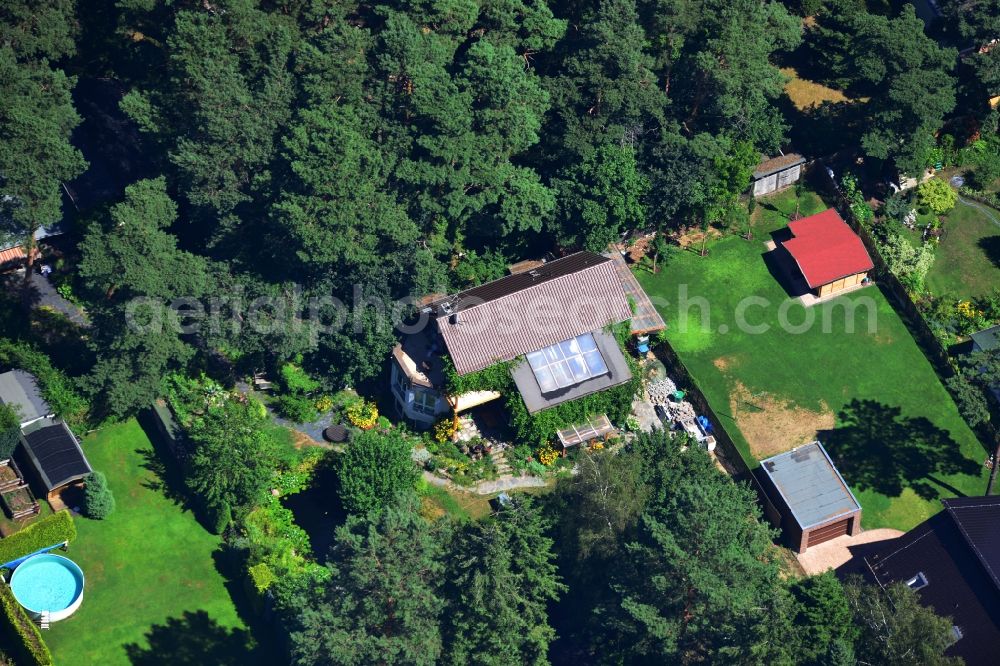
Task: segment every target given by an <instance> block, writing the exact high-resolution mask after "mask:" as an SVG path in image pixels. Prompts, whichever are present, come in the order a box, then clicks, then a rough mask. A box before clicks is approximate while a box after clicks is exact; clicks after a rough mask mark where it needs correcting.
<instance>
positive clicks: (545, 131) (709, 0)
mask: <svg viewBox="0 0 1000 666" xmlns="http://www.w3.org/2000/svg"><path fill="white" fill-rule="evenodd" d="M940 4H941V9H942V11H943V12H944V13H945V17H944V19H943V20H940V21H938V22H936V23H934V24H933V25H932V26H931V27H930V28H929V29H927V30H925V25H924V21H923V20H922V19H920V18H918V16H917V14H916V12H915V10H914V7H913V6H912V5H911V4H909V3H905V2H897V1H895V0H869V1H867V2H866V1H865V0H801V2H800V1H798V0H787V1H786V2H778V1H776V0H411V1H409V2H396V1H393V0H386V1H385V2H378V3H366V2H351V1H336V0H286V1H282V0H271V1H268V0H117V1H114V0H93V1H85V0H79V1H76V0H30V1H29V0H5V1H4V2H2V3H0V207H2V217H0V240H5V241H6V240H11V241H18V242H21V243H23V244H24V245H25V246H26V247H28V248H32V247H34V245H35V242H36V241H35V237H36V234H37V232H38V231H39V230H40V229H42V228H46V227H50V226H52V225H56V224H60V223H61V224H62V225H63V226H64V228H65V230H66V231H67V232H68V235H69V236H70V237H71V238H73V239H74V249H73V252H74V253H75V254H74V258H75V259H76V261H77V271H78V272H77V273H76V274H75V275H74V277H73V282H72V284H70V285H69V286H68V287H67V292H69V291H73V296H74V298H75V299H78V300H79V301H80V302H83V303H85V305H86V309H87V312H88V315H89V320H90V327H89V329H88V332H87V334H86V336H84V338H83V339H82V340H75V341H74V342H73V343H72V344H69V343H67V342H66V341H65V340H63V339H60V338H58V337H56V338H53V337H51V336H50V337H49V338H48V339H47V340H44V341H43V342H42V346H43V347H45V346H46V345H47V347H48V348H47V349H46V351H48V352H51V355H52V356H53V358H54V359H55V362H56V364H57V365H59V366H61V368H62V370H63V371H65V372H66V373H67V374H68V375H70V376H71V377H72V383H73V385H74V388H73V389H67V391H66V394H67V396H68V397H67V398H66V399H67V402H68V403H72V405H73V407H72V409H75V413H76V414H77V415H78V419H77V421H78V423H79V424H80V425H93V424H97V423H100V422H104V421H107V420H115V419H123V418H127V417H129V416H131V415H134V414H135V413H136V412H137V411H138V410H140V409H142V408H144V407H146V406H148V405H149V404H150V403H151V402H152V401H153V400H154V399H156V398H158V397H161V396H163V395H164V393H166V392H168V391H169V390H170V388H169V387H168V386H167V385H166V383H165V382H166V380H167V378H170V377H177V376H182V375H186V376H192V377H193V376H197V375H198V374H199V373H200V372H202V371H205V372H208V373H209V374H212V375H214V376H223V375H225V376H226V377H229V378H232V377H235V376H237V375H238V376H246V375H247V374H250V373H254V372H257V371H266V372H270V373H272V375H273V376H277V375H278V374H279V373H280V369H281V368H282V367H287V366H286V364H287V363H289V362H290V361H293V362H294V363H295V364H296V366H301V367H302V368H305V369H306V370H308V372H309V374H310V377H311V379H310V381H315V382H318V383H319V384H322V385H323V386H324V387H325V388H326V389H329V390H331V391H335V390H337V389H341V388H343V387H345V386H353V387H359V386H364V385H365V383H366V382H368V383H370V382H375V381H384V373H385V369H386V359H387V357H388V354H389V352H390V350H391V348H392V346H393V344H395V341H396V339H397V333H396V331H395V330H394V328H393V326H392V325H391V323H392V322H391V321H388V322H387V317H385V316H383V314H384V312H385V311H386V310H390V311H391V310H392V304H395V303H405V302H409V301H412V300H413V299H417V298H419V297H421V296H424V295H426V294H430V293H444V292H450V291H454V290H457V289H461V288H464V287H468V286H471V285H474V284H479V283H482V282H484V281H487V280H490V279H494V278H497V277H500V276H502V275H504V274H505V273H506V272H507V267H508V265H509V264H511V263H512V262H515V261H519V260H522V259H525V258H538V257H542V256H561V255H564V254H567V253H569V252H571V251H575V250H578V249H589V250H596V251H602V250H603V249H604V248H606V247H607V245H608V244H609V243H611V242H616V241H618V240H620V239H621V238H622V237H623V236H625V235H626V234H630V233H633V232H635V231H637V230H639V231H689V230H701V231H707V230H709V229H713V230H715V231H717V232H718V233H722V234H726V233H734V234H735V233H743V232H744V231H745V230H746V227H747V224H748V219H749V212H748V208H747V204H746V202H745V201H743V200H741V195H743V194H744V193H745V192H746V190H747V187H748V184H749V181H750V177H751V174H752V173H753V171H754V168H755V167H756V166H757V164H758V163H759V162H760V160H761V156H762V155H767V156H773V155H776V154H779V151H783V150H784V151H788V150H791V149H794V150H797V151H799V152H803V153H806V154H809V155H812V156H817V157H818V156H825V155H833V154H837V153H843V152H847V153H850V154H851V156H852V158H854V159H858V160H861V161H863V162H865V163H866V165H867V166H868V168H869V169H871V170H874V171H876V172H878V173H883V172H884V173H891V174H892V175H891V177H890V178H893V179H894V178H898V177H899V174H917V173H920V172H922V171H923V170H924V169H925V168H926V167H928V166H931V165H933V164H934V163H935V162H937V161H939V160H940V155H941V154H942V151H944V150H954V149H960V148H963V147H966V146H969V145H971V144H972V143H973V142H978V143H977V144H976V145H978V146H981V149H980V148H977V150H980V153H981V155H980V157H978V158H977V159H978V162H977V164H976V172H975V173H977V174H979V176H978V177H979V178H982V179H990V174H991V173H992V180H995V179H996V177H997V176H1000V138H998V135H997V125H998V112H997V111H996V110H995V109H991V107H990V105H989V103H988V100H989V97H990V96H991V95H996V94H997V92H998V91H1000V48H993V49H984V48H981V47H982V46H983V45H986V44H989V43H990V42H991V40H995V39H996V38H997V37H998V36H1000V2H998V1H997V0H968V1H965V2H959V1H958V0H948V1H945V0H942V1H941V3H940ZM790 64H794V66H795V67H796V68H798V70H799V73H800V74H803V75H806V74H807V75H808V77H809V78H810V79H811V80H814V81H818V82H822V83H825V84H829V85H831V86H835V87H836V88H837V89H838V90H843V91H844V92H845V95H846V97H847V98H848V101H843V102H826V103H823V104H820V105H817V106H814V107H812V108H809V109H805V110H802V109H797V108H795V107H794V106H792V105H791V104H790V103H789V100H788V97H787V96H786V95H785V84H786V82H787V77H788V75H787V74H786V73H784V72H783V69H782V68H784V67H787V66H789V65H790ZM95 82H99V83H100V85H101V86H102V87H101V90H103V91H105V93H106V94H110V96H111V97H112V98H113V99H112V101H111V103H109V104H104V105H103V106H102V107H101V108H100V110H99V111H95V110H94V108H93V106H94V105H93V104H92V102H93V99H92V98H87V99H88V104H87V107H86V108H84V105H83V104H82V103H81V99H83V98H85V97H86V96H85V95H84V96H81V93H80V90H81V89H82V88H84V87H85V86H88V85H91V84H94V83H95ZM109 90H110V91H112V92H111V93H107V91H109ZM862 99H863V100H865V102H864V104H863V106H862V105H859V104H857V103H853V102H852V101H851V100H862ZM84 132H86V133H87V134H89V135H90V140H89V144H88V145H89V147H88V148H86V149H83V148H81V141H80V136H81V133H84ZM122 155H128V157H127V159H126V158H123V157H122ZM87 157H91V158H92V161H93V163H95V164H96V163H98V162H100V163H102V164H107V163H112V164H115V165H117V168H118V171H115V169H112V171H114V172H115V173H114V176H113V178H112V180H114V181H115V183H116V184H115V185H114V186H112V187H110V188H107V189H108V192H107V193H106V195H101V196H90V197H87V198H86V199H87V201H86V202H83V201H77V200H75V199H73V198H71V197H70V196H68V194H67V185H71V184H72V183H74V182H77V183H80V182H86V179H87V178H88V177H92V176H93V173H94V169H93V165H90V166H88V159H86V158H87ZM126 163H127V166H123V165H126ZM991 169H992V170H993V171H992V172H991ZM80 179H84V180H83V181H81V180H80ZM119 181H120V183H119ZM91 182H92V181H91ZM69 190H71V191H72V190H73V188H72V187H70V188H69ZM751 210H752V209H751ZM3 245H5V244H3ZM30 256H31V255H30V252H29V257H30ZM31 261H32V259H29V268H30V262H31ZM407 299H409V301H407ZM191 301H198V302H209V301H211V302H212V303H213V305H212V307H213V308H214V309H215V310H216V314H217V315H218V316H216V317H194V316H185V315H184V313H183V310H182V311H181V314H180V315H177V314H173V315H172V316H177V317H180V321H179V322H178V323H180V324H183V326H179V327H178V326H170V325H160V324H162V323H163V321H162V317H163V316H164V312H165V310H164V306H165V305H166V304H173V305H175V306H176V305H177V304H181V305H183V304H184V303H190V302H191ZM257 301H260V302H263V301H267V302H269V303H272V304H273V303H282V304H286V305H287V307H284V306H282V307H269V308H268V309H267V310H266V311H265V312H257V313H256V315H257V316H258V318H263V319H266V320H267V324H268V325H267V326H249V325H245V319H246V317H247V316H248V313H247V310H246V308H247V304H250V303H253V302H257ZM306 303H318V304H319V305H317V306H314V307H305V306H303V305H302V304H306ZM338 304H345V305H346V307H347V308H348V310H342V308H341V307H340V306H339V305H338ZM175 310H176V308H174V309H172V310H170V312H171V313H173V312H175ZM396 310H397V312H396V316H397V318H403V317H406V316H407V315H409V314H412V312H413V308H412V307H409V306H405V305H404V306H401V307H397V308H396ZM11 312H13V311H11ZM338 320H340V321H341V322H343V321H345V320H346V321H348V322H349V324H350V325H347V326H337V325H328V324H329V322H332V321H338ZM136 324H138V325H136ZM0 335H2V336H4V337H8V338H11V339H30V338H31V336H32V335H33V333H32V332H30V331H26V330H24V327H23V326H22V324H21V322H20V321H19V320H18V319H17V317H14V316H11V315H10V314H8V313H5V315H4V316H3V317H0ZM31 342H32V343H34V342H35V340H31ZM9 344H14V343H9ZM53 372H55V371H53ZM61 381H63V380H61ZM77 393H78V394H79V395H76V394H77ZM73 401H80V402H83V401H85V402H86V403H87V405H89V408H87V409H85V408H82V407H80V406H79V405H78V403H77V402H73ZM70 411H72V410H71V409H69V408H68V409H67V412H70ZM259 419H260V416H259V415H257V414H256V413H255V412H254V408H253V406H252V405H251V406H249V407H248V406H247V405H245V404H242V403H235V402H234V403H232V404H230V405H228V406H227V407H225V408H224V409H220V410H219V411H210V412H209V413H208V414H207V415H206V416H205V417H203V418H199V419H196V420H194V421H193V424H192V431H191V433H190V434H191V437H192V440H193V441H195V442H196V443H198V444H199V445H200V446H203V448H202V449H201V453H200V454H197V455H195V457H194V458H193V459H192V470H193V471H192V472H191V476H192V478H191V479H190V480H189V485H190V487H191V490H192V492H194V493H195V494H197V495H198V496H199V497H200V501H204V502H205V503H207V504H209V505H211V506H213V507H220V506H224V507H225V516H223V517H221V518H219V520H218V521H217V522H218V523H219V524H218V527H219V530H220V531H224V530H225V529H226V527H227V526H228V525H229V520H230V518H232V519H233V520H238V519H240V518H241V517H242V516H244V515H246V513H247V512H250V511H251V510H252V509H253V508H254V507H255V506H257V505H258V504H260V503H261V502H263V501H264V500H263V499H262V497H265V496H266V494H267V481H266V480H263V477H262V475H265V476H266V474H268V473H269V472H268V470H270V469H271V468H279V467H281V466H282V465H284V464H286V462H284V461H282V460H280V459H279V458H278V457H276V454H275V453H274V452H273V450H272V442H270V441H269V440H268V437H267V436H266V435H265V434H262V431H261V430H260V428H259V422H258V421H259ZM234 424H238V425H240V426H241V427H242V429H237V428H235V426H234ZM74 425H77V423H74ZM234 430H238V433H237V434H236V435H233V432H234ZM239 433H242V434H239ZM391 439H392V437H391V436H389V435H387V436H385V437H384V438H374V439H373V441H371V442H369V443H368V444H367V445H359V447H358V449H357V456H358V458H357V459H356V460H351V459H346V460H344V461H342V462H340V463H339V464H340V465H342V467H343V468H342V469H339V470H337V474H338V478H339V479H340V480H339V481H338V482H337V488H338V491H339V492H340V495H341V500H342V501H343V503H344V505H345V507H347V508H348V509H349V512H348V513H349V514H350V515H349V517H348V518H347V519H346V522H345V523H344V524H343V525H341V526H340V527H338V528H337V531H336V535H335V538H334V543H333V546H332V549H331V551H330V555H329V557H328V558H327V559H326V562H325V564H324V565H323V566H317V567H316V568H309V569H307V570H306V571H305V572H304V573H303V575H296V576H292V575H288V576H285V577H283V578H282V579H281V580H279V581H269V582H268V589H269V596H268V604H270V611H271V612H273V614H274V615H273V617H276V618H278V620H279V622H278V624H280V626H281V629H280V633H281V640H282V643H283V645H285V646H286V647H287V651H288V653H289V654H290V655H291V658H292V661H293V662H294V663H296V664H334V663H336V664H367V663H428V664H429V663H439V662H443V663H452V664H467V663H479V664H513V663H536V664H537V663H548V662H550V661H551V662H554V663H565V664H570V663H609V664H610V663H685V664H687V663H732V664H751V663H765V662H767V663H774V664H792V663H797V664H816V665H820V664H824V665H831V666H832V665H835V664H836V665H839V664H853V663H877V664H912V663H921V664H947V663H952V660H949V659H947V658H946V657H943V656H942V654H943V651H944V649H945V648H946V647H947V646H948V644H949V635H950V633H949V632H950V629H951V627H950V623H948V622H947V621H946V620H944V619H942V618H939V617H937V616H935V615H934V614H933V613H932V612H931V611H929V610H927V609H925V608H922V607H921V606H919V604H917V602H916V597H915V595H914V593H913V592H912V591H911V590H910V589H909V588H907V587H906V586H900V587H899V588H898V589H895V588H889V589H885V590H883V589H880V588H875V587H872V586H869V585H865V584H863V583H862V582H860V580H859V581H855V582H851V583H848V584H841V583H840V582H838V581H837V579H836V578H834V577H833V576H832V575H830V574H826V575H823V576H819V577H813V578H792V577H789V576H787V575H786V572H785V568H784V565H783V563H782V562H781V561H780V559H779V558H778V556H777V554H776V552H777V551H776V550H775V549H774V548H773V547H772V541H773V538H774V534H772V532H771V530H770V529H769V528H768V527H767V526H766V524H765V523H764V522H763V521H762V520H761V515H760V511H759V509H758V508H757V506H756V504H755V502H754V494H753V493H752V492H751V491H750V490H749V489H747V488H746V487H744V486H742V485H738V484H734V483H732V482H731V481H730V480H729V479H728V478H727V477H726V476H724V475H722V474H721V473H719V472H718V471H717V469H716V468H715V466H714V465H713V463H712V462H711V459H710V458H709V457H708V456H707V455H705V454H704V453H703V452H702V451H701V450H700V449H698V448H697V447H693V446H692V447H691V448H690V449H687V448H683V447H682V446H681V444H682V442H679V441H676V440H669V439H667V438H663V437H659V436H655V435H654V436H643V437H640V438H639V439H638V440H637V441H636V442H634V443H633V444H632V445H630V446H629V447H626V448H625V449H623V450H622V451H620V452H619V453H617V454H610V453H604V454H600V455H595V456H592V457H587V458H584V459H583V461H582V462H581V470H580V473H579V474H578V475H577V476H576V477H574V478H573V479H572V481H571V482H566V483H562V484H560V485H559V486H558V487H557V489H556V490H555V491H554V492H552V493H551V494H549V495H547V496H545V497H544V498H530V497H527V498H525V497H520V496H518V497H516V498H515V499H514V500H513V501H512V503H511V504H510V505H509V506H505V507H503V508H501V509H499V510H498V511H496V512H495V513H494V514H493V515H491V516H490V517H488V518H486V519H484V520H481V521H477V522H469V523H459V524H452V523H450V522H448V521H442V520H434V519H432V518H430V517H428V516H427V515H425V512H424V511H423V510H422V508H421V505H420V502H419V499H417V498H416V497H415V496H414V494H413V492H412V487H413V485H414V479H413V478H411V476H410V472H412V469H411V468H412V464H411V463H410V461H409V455H410V453H409V450H408V449H407V448H406V447H405V446H402V445H400V446H398V447H396V446H394V445H393V443H392V441H388V440H391ZM234 441H235V442H236V443H234ZM364 446H368V448H369V449H370V450H369V451H367V452H366V449H365V448H364ZM234 451H235V453H234ZM199 456H200V457H199ZM227 456H230V457H231V458H232V459H231V460H230V462H227V463H226V464H225V465H223V466H219V465H217V464H216V463H217V462H218V461H219V460H221V459H225V458H226V457H227ZM345 458H346V457H345ZM373 467H377V468H379V469H381V470H384V471H385V473H384V474H383V475H382V477H381V478H379V479H376V480H372V479H370V478H369V476H366V474H365V473H363V472H359V471H358V470H370V469H372V468H373ZM220 470H222V471H220ZM212 474H215V475H216V476H212ZM356 477H357V478H356ZM351 480H356V481H357V485H356V486H351V485H350V481H351ZM240 538H241V539H242V541H240V542H239V544H242V545H239V544H238V545H237V546H234V547H235V548H237V549H239V548H244V549H249V548H250V546H247V545H246V543H247V542H248V539H247V538H244V537H240ZM373 563H379V566H375V565H374V564H373ZM382 565H384V566H382Z"/></svg>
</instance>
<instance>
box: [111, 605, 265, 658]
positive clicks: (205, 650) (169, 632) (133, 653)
mask: <svg viewBox="0 0 1000 666" xmlns="http://www.w3.org/2000/svg"><path fill="white" fill-rule="evenodd" d="M146 641H147V642H148V643H149V647H143V646H142V645H139V644H138V643H129V644H128V645H126V646H125V654H127V655H128V658H129V661H131V662H132V664H133V665H134V666H160V664H173V666H202V664H214V665H216V666H245V665H246V664H249V663H254V662H255V661H256V660H257V657H256V655H255V650H254V644H253V639H252V638H251V637H250V634H249V632H247V631H245V630H243V629H227V628H226V627H222V626H220V625H219V624H218V623H217V622H216V621H215V620H213V619H212V618H210V617H209V616H208V613H206V612H205V611H203V610H199V611H194V612H192V611H185V612H184V615H183V616H182V617H180V618H176V617H171V618H167V622H166V624H154V625H153V626H152V627H151V628H150V630H149V631H148V632H147V633H146Z"/></svg>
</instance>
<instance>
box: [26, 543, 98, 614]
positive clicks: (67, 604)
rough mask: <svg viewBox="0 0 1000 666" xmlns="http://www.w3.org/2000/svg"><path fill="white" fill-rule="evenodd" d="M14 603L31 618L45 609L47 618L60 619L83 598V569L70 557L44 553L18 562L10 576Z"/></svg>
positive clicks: (71, 612) (78, 605) (74, 608)
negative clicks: (20, 606)
mask: <svg viewBox="0 0 1000 666" xmlns="http://www.w3.org/2000/svg"><path fill="white" fill-rule="evenodd" d="M10 590H11V592H13V593H14V598H15V599H17V601H18V603H20V604H21V605H22V606H24V607H25V609H27V611H28V612H29V613H31V614H32V616H34V617H35V618H38V617H39V616H40V615H41V614H42V611H48V613H49V620H50V621H52V622H55V621H57V620H62V619H65V618H67V617H69V616H70V615H72V614H73V612H74V611H75V610H76V609H77V608H79V607H80V602H81V601H83V571H81V570H80V567H78V566H77V565H76V562H74V561H73V560H70V559H67V558H65V557H62V556H60V555H52V554H50V553H44V554H42V555H35V556H34V557H29V558H28V559H26V560H25V561H24V562H22V563H21V564H20V565H18V567H17V568H16V569H14V574H13V575H12V576H11V578H10Z"/></svg>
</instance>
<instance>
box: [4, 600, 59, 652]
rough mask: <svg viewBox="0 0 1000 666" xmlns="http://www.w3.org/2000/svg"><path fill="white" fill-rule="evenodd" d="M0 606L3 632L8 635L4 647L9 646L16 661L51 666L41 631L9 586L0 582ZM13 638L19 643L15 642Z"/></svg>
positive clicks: (47, 648) (47, 647)
mask: <svg viewBox="0 0 1000 666" xmlns="http://www.w3.org/2000/svg"><path fill="white" fill-rule="evenodd" d="M0 607H2V610H3V619H4V625H5V626H4V627H3V629H4V633H7V634H9V635H10V640H9V641H4V642H5V643H6V645H5V647H10V648H11V651H12V652H13V653H14V654H13V655H12V656H14V658H15V660H16V663H18V664H31V665H33V666H51V665H52V653H51V652H49V646H48V645H46V644H45V640H44V639H43V638H42V632H41V630H40V629H39V628H38V625H36V624H35V622H34V620H32V619H31V617H29V616H28V613H27V611H25V610H24V608H23V607H22V606H21V604H19V603H17V600H16V599H14V594H13V593H12V592H11V591H10V587H9V586H8V585H6V584H5V583H0ZM15 638H16V639H18V642H20V645H16V644H15Z"/></svg>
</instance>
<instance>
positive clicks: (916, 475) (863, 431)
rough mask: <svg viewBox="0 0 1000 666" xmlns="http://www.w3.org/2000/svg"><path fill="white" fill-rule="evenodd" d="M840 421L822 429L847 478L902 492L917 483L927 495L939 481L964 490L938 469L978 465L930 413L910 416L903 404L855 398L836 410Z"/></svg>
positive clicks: (967, 470)
mask: <svg viewBox="0 0 1000 666" xmlns="http://www.w3.org/2000/svg"><path fill="white" fill-rule="evenodd" d="M837 420H838V422H839V423H840V426H839V427H837V428H835V429H834V430H826V431H824V432H822V433H820V439H821V440H822V441H823V442H824V443H825V444H826V447H827V450H829V452H830V455H831V456H832V457H833V458H834V459H835V461H836V464H837V468H838V469H839V470H840V472H841V473H842V474H843V475H844V477H845V479H846V480H847V482H848V484H849V485H851V486H854V487H856V488H858V489H861V490H874V491H875V492H878V493H881V494H883V495H886V496H888V497H899V495H900V494H902V492H903V489H904V488H912V489H913V491H914V492H916V493H917V495H919V496H920V497H922V498H924V499H933V498H935V497H938V495H939V492H938V487H937V486H941V487H944V488H945V489H946V490H948V491H950V492H952V493H955V494H957V495H961V494H962V493H959V492H958V491H957V489H956V488H954V487H953V486H950V485H947V484H945V483H943V482H942V481H940V480H939V479H938V478H936V477H937V475H949V474H976V473H978V472H979V466H978V465H977V464H976V463H975V462H973V461H971V460H967V459H966V458H965V457H963V456H962V452H961V450H960V449H959V445H958V442H956V441H955V440H953V439H952V438H951V436H950V435H949V434H948V432H947V431H945V430H942V429H941V428H938V427H937V426H935V425H934V424H933V423H931V422H930V421H929V420H927V419H926V418H923V417H920V418H906V417H903V416H902V415H901V413H900V408H899V407H889V406H887V405H883V404H882V403H880V402H876V401H874V400H857V399H855V400H852V401H851V402H850V403H849V404H847V405H846V406H845V407H844V409H843V410H841V412H840V413H839V414H838V415H837Z"/></svg>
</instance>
